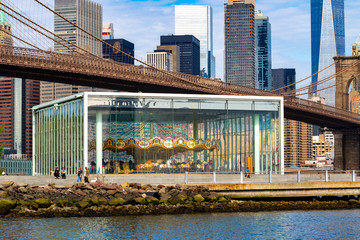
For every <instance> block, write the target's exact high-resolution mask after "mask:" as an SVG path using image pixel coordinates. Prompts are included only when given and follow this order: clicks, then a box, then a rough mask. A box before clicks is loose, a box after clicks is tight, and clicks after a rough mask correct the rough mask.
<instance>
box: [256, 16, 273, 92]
mask: <svg viewBox="0 0 360 240" xmlns="http://www.w3.org/2000/svg"><path fill="white" fill-rule="evenodd" d="M255 56H256V57H255V61H256V84H255V87H256V88H258V89H263V90H268V91H270V90H271V87H272V78H271V24H270V22H269V17H266V16H264V14H263V13H262V12H261V11H257V12H256V14H255Z"/></svg>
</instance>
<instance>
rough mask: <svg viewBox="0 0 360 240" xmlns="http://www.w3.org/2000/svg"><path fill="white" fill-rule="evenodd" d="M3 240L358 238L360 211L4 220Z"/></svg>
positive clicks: (0, 230) (1, 227) (0, 234)
mask: <svg viewBox="0 0 360 240" xmlns="http://www.w3.org/2000/svg"><path fill="white" fill-rule="evenodd" d="M0 238H1V239H194V240H196V239H360V210H344V211H289V212H262V213H216V214H193V215H190V214H187V215H161V216H128V217H103V218H50V219H47V218H39V219H36V218H12V219H0Z"/></svg>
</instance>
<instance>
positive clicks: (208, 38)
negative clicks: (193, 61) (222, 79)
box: [175, 5, 215, 78]
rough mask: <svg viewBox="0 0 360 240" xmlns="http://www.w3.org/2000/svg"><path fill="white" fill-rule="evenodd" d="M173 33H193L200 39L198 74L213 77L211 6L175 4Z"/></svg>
mask: <svg viewBox="0 0 360 240" xmlns="http://www.w3.org/2000/svg"><path fill="white" fill-rule="evenodd" d="M175 35H193V36H195V37H196V38H197V39H199V40H200V75H201V76H204V77H209V78H214V77H215V57H214V55H213V19H212V8H211V7H210V6H204V5H177V6H175Z"/></svg>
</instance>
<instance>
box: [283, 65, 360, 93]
mask: <svg viewBox="0 0 360 240" xmlns="http://www.w3.org/2000/svg"><path fill="white" fill-rule="evenodd" d="M359 64H360V61H359V60H358V61H356V62H354V63H353V64H351V65H350V66H348V67H346V68H344V69H343V70H341V71H339V72H336V73H334V74H332V75H330V76H327V77H326V78H324V79H321V80H320V81H318V82H315V83H312V84H310V85H307V86H304V87H301V88H298V89H294V90H291V91H287V92H285V93H283V95H285V96H287V95H293V94H294V93H297V92H302V91H306V90H308V89H309V88H313V87H315V86H319V85H321V84H324V83H325V82H328V81H330V80H332V79H334V78H336V77H337V76H339V75H341V74H343V73H345V72H347V71H348V70H349V69H351V68H353V67H355V66H357V65H359ZM333 86H335V85H333ZM329 88H330V87H327V88H326V89H329ZM313 92H317V90H314V91H313ZM305 94H307V93H304V94H301V95H305Z"/></svg>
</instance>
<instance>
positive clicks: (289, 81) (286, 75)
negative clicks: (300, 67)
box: [271, 68, 296, 93]
mask: <svg viewBox="0 0 360 240" xmlns="http://www.w3.org/2000/svg"><path fill="white" fill-rule="evenodd" d="M271 75H272V90H276V91H275V92H277V93H284V92H288V91H292V90H295V89H296V85H295V84H294V83H295V81H296V79H295V78H296V71H295V68H280V69H272V71H271ZM289 85H291V86H289ZM285 86H288V87H285ZM282 87H285V88H282ZM280 88H282V89H280Z"/></svg>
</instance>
